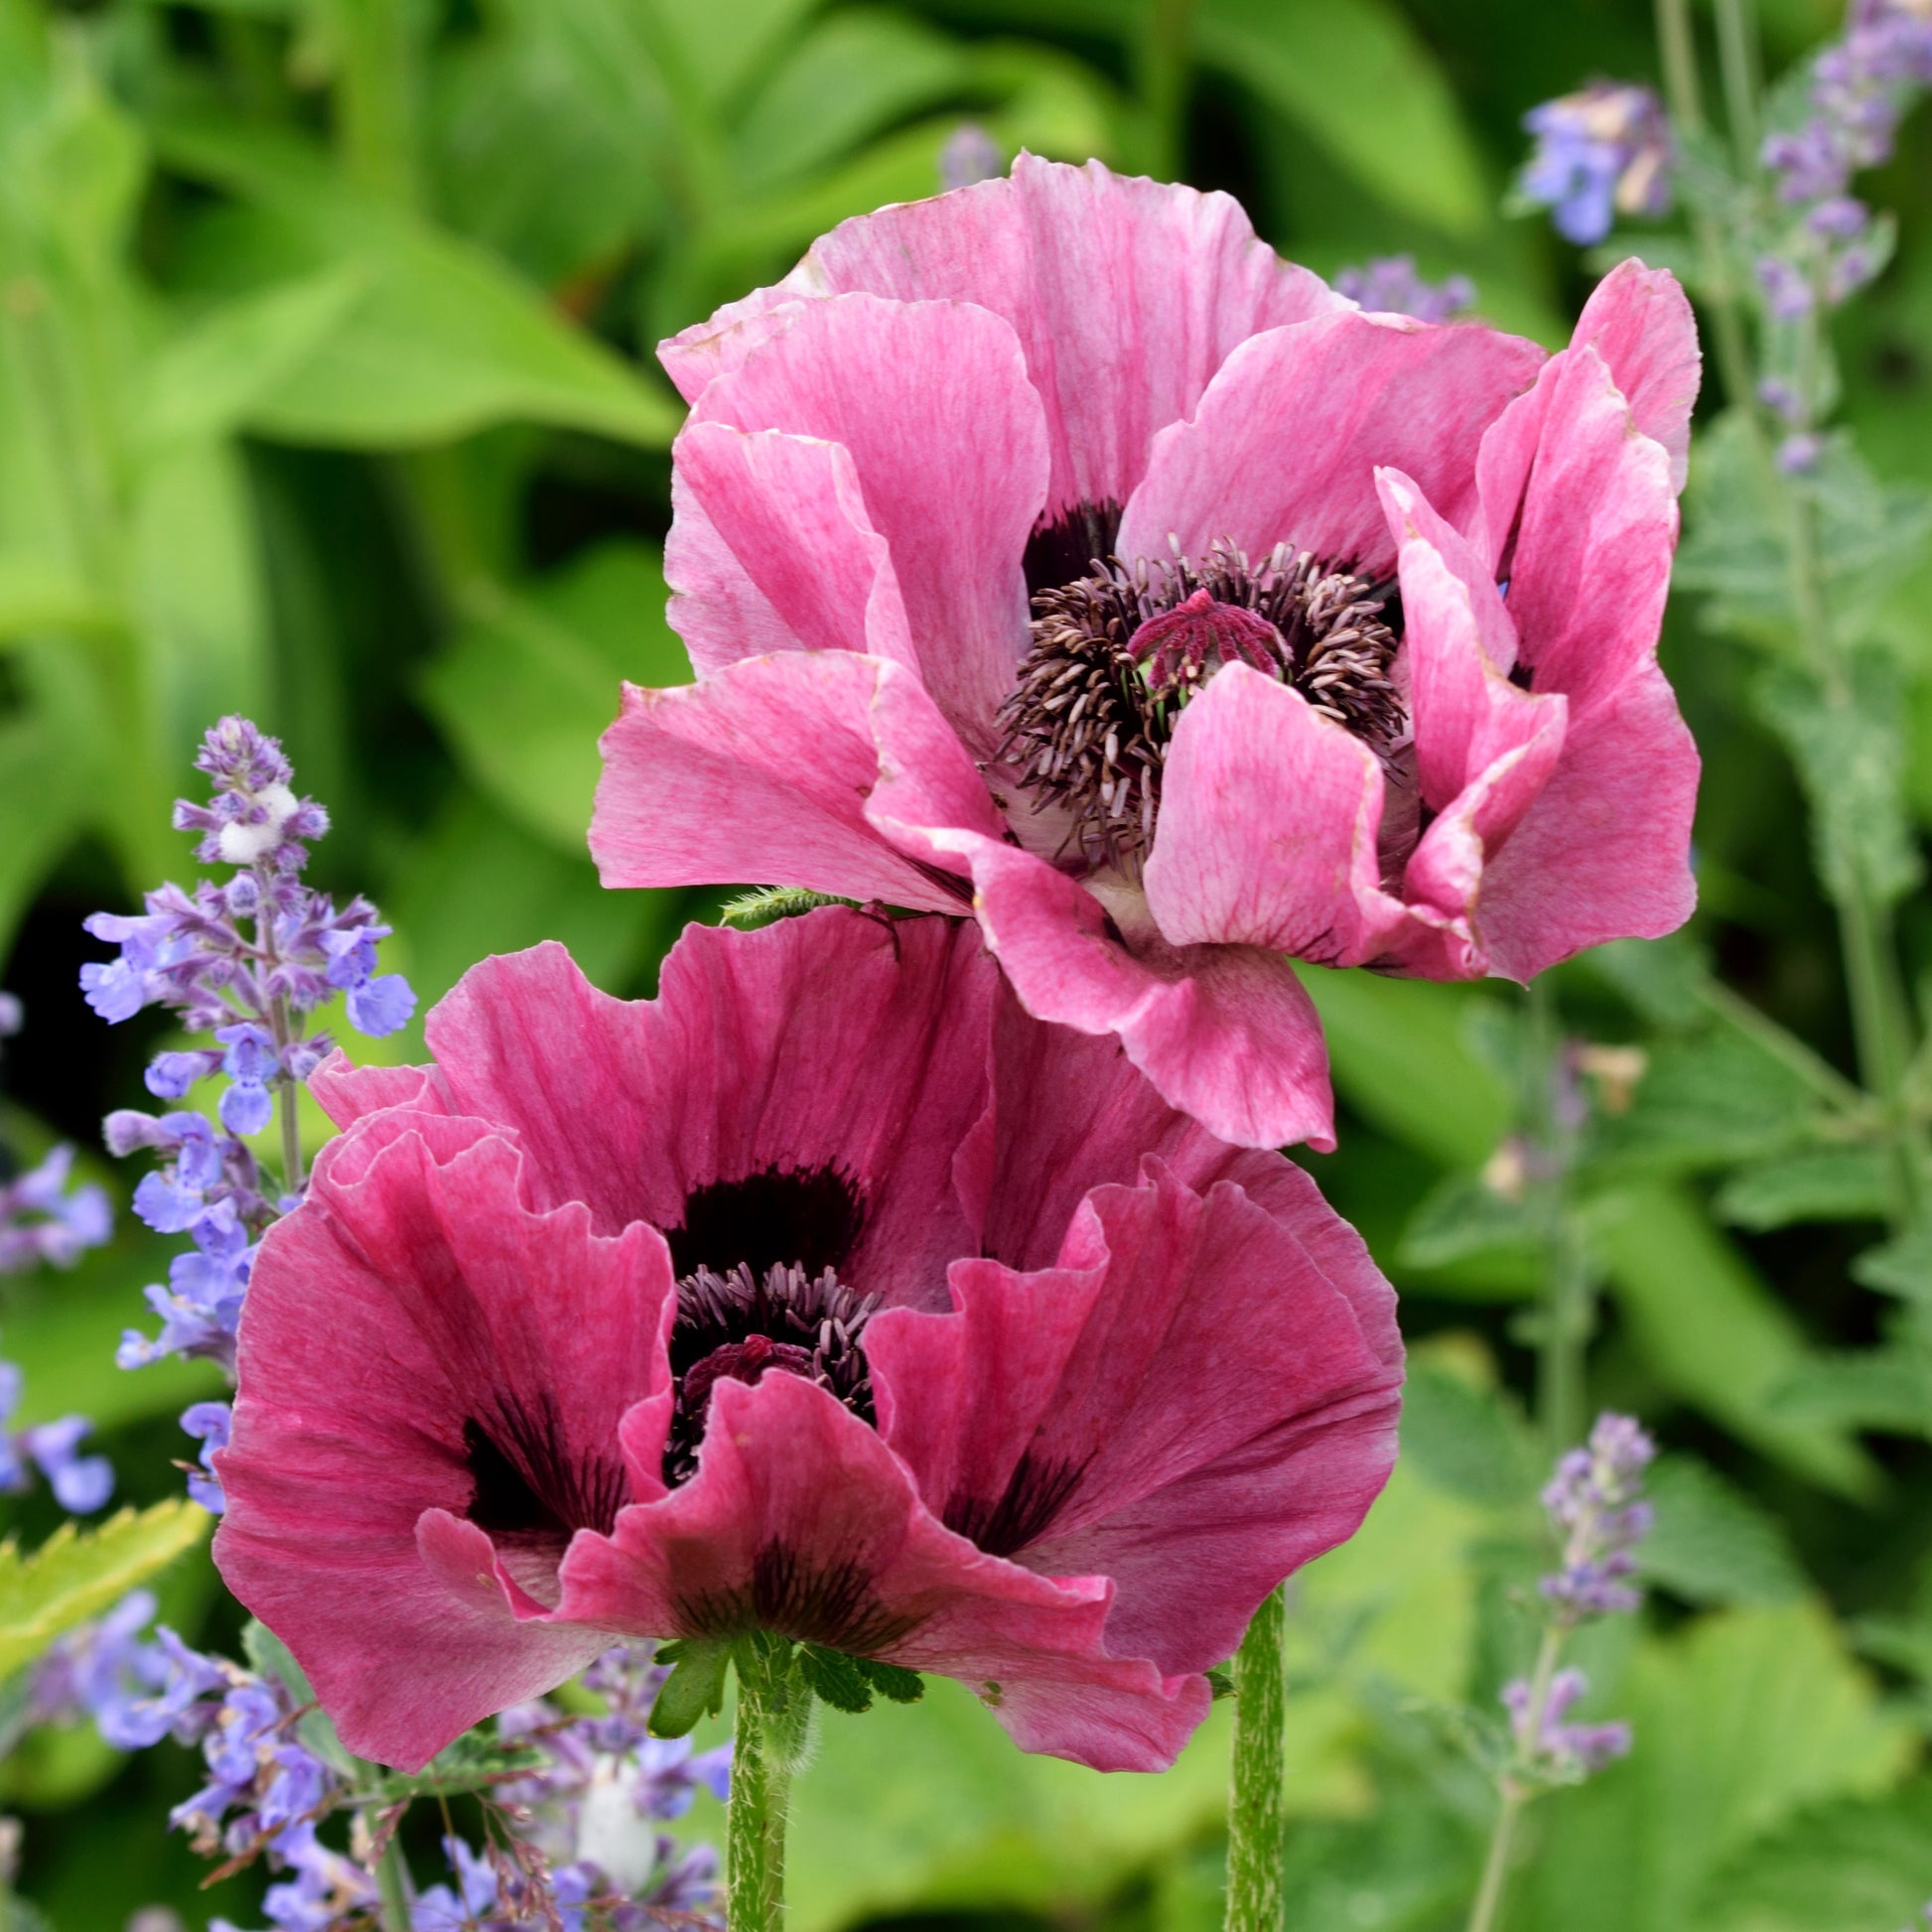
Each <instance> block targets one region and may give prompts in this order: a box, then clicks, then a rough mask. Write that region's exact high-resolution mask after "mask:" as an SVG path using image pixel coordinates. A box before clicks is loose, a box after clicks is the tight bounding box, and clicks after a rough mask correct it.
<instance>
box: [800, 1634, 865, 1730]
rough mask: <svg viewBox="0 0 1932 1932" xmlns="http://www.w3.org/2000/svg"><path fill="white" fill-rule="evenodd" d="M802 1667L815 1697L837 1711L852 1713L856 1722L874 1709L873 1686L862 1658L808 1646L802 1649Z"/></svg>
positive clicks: (803, 1646) (802, 1646)
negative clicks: (857, 1718)
mask: <svg viewBox="0 0 1932 1932" xmlns="http://www.w3.org/2000/svg"><path fill="white" fill-rule="evenodd" d="M798 1667H799V1669H800V1670H802V1671H803V1672H804V1674H805V1682H806V1683H807V1684H809V1685H810V1686H811V1690H812V1695H813V1696H814V1697H815V1698H818V1699H820V1700H821V1701H822V1702H824V1703H826V1704H829V1705H830V1706H831V1707H832V1709H833V1710H834V1711H849V1712H850V1713H851V1714H852V1715H853V1716H854V1717H855V1718H856V1717H857V1716H858V1715H859V1714H860V1712H862V1711H870V1710H871V1709H872V1685H871V1684H870V1683H869V1682H868V1681H867V1677H866V1671H865V1666H864V1665H863V1664H861V1663H860V1661H859V1659H858V1658H856V1657H848V1656H847V1655H846V1654H845V1652H844V1651H842V1650H827V1649H826V1648H825V1647H824V1646H823V1645H822V1644H815V1643H804V1644H800V1645H799V1646H798Z"/></svg>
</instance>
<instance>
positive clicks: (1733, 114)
mask: <svg viewBox="0 0 1932 1932" xmlns="http://www.w3.org/2000/svg"><path fill="white" fill-rule="evenodd" d="M1716 12H1717V16H1718V70H1719V72H1720V73H1721V74H1722V75H1723V76H1724V88H1725V120H1726V121H1727V122H1728V123H1729V126H1730V145H1731V150H1732V152H1733V153H1734V154H1735V155H1736V157H1737V171H1738V173H1739V174H1740V175H1745V176H1748V175H1749V174H1750V172H1751V171H1752V170H1753V169H1754V168H1755V167H1756V166H1757V93H1758V80H1757V17H1756V15H1755V14H1754V13H1753V11H1752V9H1751V6H1750V0H1717V4H1716Z"/></svg>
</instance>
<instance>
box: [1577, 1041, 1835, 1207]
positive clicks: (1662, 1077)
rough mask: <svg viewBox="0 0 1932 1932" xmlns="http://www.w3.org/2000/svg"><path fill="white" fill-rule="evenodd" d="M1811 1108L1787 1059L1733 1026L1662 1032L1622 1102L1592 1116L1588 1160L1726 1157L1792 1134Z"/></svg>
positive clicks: (1753, 1152)
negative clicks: (1620, 1109)
mask: <svg viewBox="0 0 1932 1932" xmlns="http://www.w3.org/2000/svg"><path fill="white" fill-rule="evenodd" d="M1816 1110H1817V1102H1816V1100H1815V1098H1814V1096H1813V1094H1812V1091H1811V1089H1810V1088H1809V1087H1808V1086H1806V1084H1805V1083H1804V1081H1803V1080H1801V1079H1800V1078H1799V1077H1798V1075H1797V1074H1796V1073H1794V1072H1793V1071H1792V1070H1791V1068H1789V1067H1788V1066H1786V1065H1785V1064H1784V1063H1783V1062H1782V1061H1781V1060H1778V1059H1775V1058H1773V1057H1772V1056H1771V1055H1770V1054H1769V1053H1767V1052H1765V1051H1764V1050H1763V1049H1762V1048H1761V1047H1759V1046H1758V1045H1756V1044H1755V1043H1754V1042H1753V1041H1751V1040H1749V1039H1745V1038H1743V1037H1742V1036H1740V1035H1737V1034H1735V1033H1731V1032H1729V1031H1727V1030H1726V1031H1722V1032H1712V1033H1707V1034H1703V1035H1693V1036H1691V1037H1688V1038H1679V1039H1663V1040H1659V1041H1658V1042H1657V1043H1656V1044H1655V1045H1654V1046H1652V1047H1651V1048H1650V1049H1649V1064H1648V1065H1647V1066H1646V1067H1645V1069H1644V1074H1643V1078H1642V1079H1641V1080H1639V1081H1638V1082H1637V1089H1636V1094H1635V1096H1634V1098H1633V1100H1632V1102H1631V1105H1630V1107H1629V1109H1628V1111H1627V1112H1625V1113H1621V1114H1610V1115H1605V1116H1601V1117H1599V1118H1598V1119H1597V1120H1596V1122H1595V1123H1594V1125H1593V1129H1592V1132H1591V1135H1590V1140H1589V1146H1588V1150H1587V1152H1588V1158H1589V1163H1590V1166H1591V1168H1592V1169H1593V1170H1594V1171H1596V1172H1597V1173H1630V1172H1633V1171H1634V1172H1654V1171H1661V1172H1666V1173H1670V1172H1677V1173H1684V1172H1695V1171H1697V1170H1699V1169H1703V1168H1712V1167H1729V1166H1732V1165H1734V1164H1735V1163H1737V1162H1740V1161H1748V1160H1751V1159H1753V1158H1756V1159H1763V1158H1765V1157H1768V1156H1770V1155H1774V1154H1779V1153H1782V1152H1784V1151H1785V1150H1786V1149H1788V1148H1790V1147H1792V1146H1793V1145H1795V1144H1797V1143H1799V1142H1801V1141H1802V1140H1803V1139H1805V1138H1806V1136H1807V1135H1808V1133H1809V1130H1810V1125H1811V1122H1812V1120H1813V1118H1814V1116H1815V1114H1816Z"/></svg>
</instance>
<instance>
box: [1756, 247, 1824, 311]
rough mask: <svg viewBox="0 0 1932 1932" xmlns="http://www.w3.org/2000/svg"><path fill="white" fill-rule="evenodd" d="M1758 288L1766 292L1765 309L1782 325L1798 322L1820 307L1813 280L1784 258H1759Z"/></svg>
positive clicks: (1766, 256)
mask: <svg viewBox="0 0 1932 1932" xmlns="http://www.w3.org/2000/svg"><path fill="white" fill-rule="evenodd" d="M1756 267H1757V285H1758V287H1759V288H1761V289H1762V290H1763V291H1764V306H1765V307H1766V308H1767V309H1769V310H1770V312H1771V314H1772V315H1773V317H1775V318H1776V319H1777V320H1778V321H1779V322H1796V321H1798V320H1799V319H1800V318H1801V317H1803V316H1808V315H1810V313H1811V312H1812V310H1813V309H1814V308H1815V307H1816V306H1817V302H1818V294H1817V291H1816V290H1815V289H1814V288H1813V287H1812V285H1811V278H1810V277H1809V276H1808V275H1807V274H1806V273H1805V271H1804V270H1803V269H1802V268H1800V267H1798V266H1797V265H1796V264H1795V263H1793V262H1789V261H1787V260H1786V259H1785V258H1784V257H1783V256H1782V255H1760V256H1758V258H1757V263H1756Z"/></svg>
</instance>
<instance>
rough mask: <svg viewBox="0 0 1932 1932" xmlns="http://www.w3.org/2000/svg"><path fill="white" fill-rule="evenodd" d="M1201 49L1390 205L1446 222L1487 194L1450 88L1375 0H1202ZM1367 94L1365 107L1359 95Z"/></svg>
mask: <svg viewBox="0 0 1932 1932" xmlns="http://www.w3.org/2000/svg"><path fill="white" fill-rule="evenodd" d="M1193 36H1194V44H1195V46H1196V48H1197V50H1198V52H1199V55H1200V58H1201V60H1202V61H1203V62H1204V63H1206V64H1208V65H1210V66H1213V67H1218V68H1220V69H1222V70H1223V71H1224V72H1226V73H1228V74H1229V75H1231V76H1232V77H1233V78H1234V79H1236V80H1238V81H1240V82H1241V83H1242V85H1244V86H1247V87H1250V88H1252V89H1253V90H1254V91H1255V93H1257V94H1258V95H1259V96H1260V97H1261V98H1262V100H1263V101H1265V102H1266V103H1267V105H1268V106H1270V107H1272V108H1274V109H1276V110H1277V111H1278V112H1280V113H1283V114H1286V115H1288V116H1289V117H1290V118H1291V119H1293V120H1294V121H1295V122H1296V123H1297V124H1298V125H1299V126H1300V127H1301V128H1302V129H1303V130H1304V131H1305V132H1306V133H1307V134H1308V135H1309V137H1310V138H1311V140H1313V141H1316V142H1318V143H1319V144H1320V145H1321V146H1322V147H1323V148H1324V149H1326V150H1327V152H1328V153H1329V155H1330V156H1331V157H1332V158H1333V159H1334V160H1335V161H1336V162H1337V163H1338V164H1339V165H1340V166H1341V167H1342V168H1344V169H1345V170H1346V171H1347V172H1348V173H1349V174H1350V175H1352V176H1353V177H1354V178H1355V180H1357V181H1358V182H1359V183H1360V184H1361V185H1362V186H1363V187H1364V188H1366V189H1368V190H1369V191H1370V192H1371V193H1372V194H1374V195H1376V196H1377V197H1379V198H1380V199H1381V200H1382V201H1383V202H1385V203H1387V204H1388V206H1389V207H1393V208H1398V209H1400V210H1401V211H1402V212H1403V213H1405V214H1409V215H1413V216H1415V217H1416V218H1417V219H1419V220H1422V221H1427V222H1429V223H1430V224H1431V225H1432V226H1434V227H1437V228H1440V229H1443V230H1445V231H1446V232H1448V233H1450V234H1458V235H1461V234H1467V233H1469V232H1471V231H1472V230H1474V229H1476V228H1478V227H1480V226H1481V225H1482V224H1483V222H1484V221H1485V219H1486V218H1487V217H1488V213H1489V204H1490V197H1489V193H1488V191H1487V189H1486V188H1485V186H1484V182H1483V170H1482V165H1481V163H1480V161H1479V160H1478V159H1477V154H1476V149H1475V144H1474V142H1473V140H1472V139H1471V137H1470V134H1469V131H1468V128H1467V126H1466V125H1465V124H1464V122H1463V119H1462V116H1461V112H1460V109H1459V108H1458V107H1457V104H1456V100H1455V95H1454V93H1453V92H1452V90H1451V89H1450V87H1449V82H1448V80H1447V78H1446V77H1445V76H1444V74H1443V71H1442V69H1441V68H1440V67H1438V66H1437V64H1436V61H1435V58H1434V56H1433V55H1432V54H1431V53H1430V51H1429V49H1428V47H1427V46H1426V45H1425V44H1424V42H1423V41H1422V39H1421V37H1420V36H1419V35H1418V34H1417V33H1416V31H1415V29H1414V28H1413V27H1412V26H1411V25H1410V24H1409V21H1408V19H1407V18H1406V17H1405V16H1404V14H1403V13H1402V12H1401V11H1400V10H1399V9H1397V8H1396V7H1394V6H1391V5H1387V4H1384V0H1202V4H1201V6H1200V8H1199V10H1198V12H1197V13H1196V14H1195V16H1194V21H1193ZM1370 101H1372V102H1374V110H1373V111H1372V112H1367V111H1364V107H1365V103H1367V102H1370Z"/></svg>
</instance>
